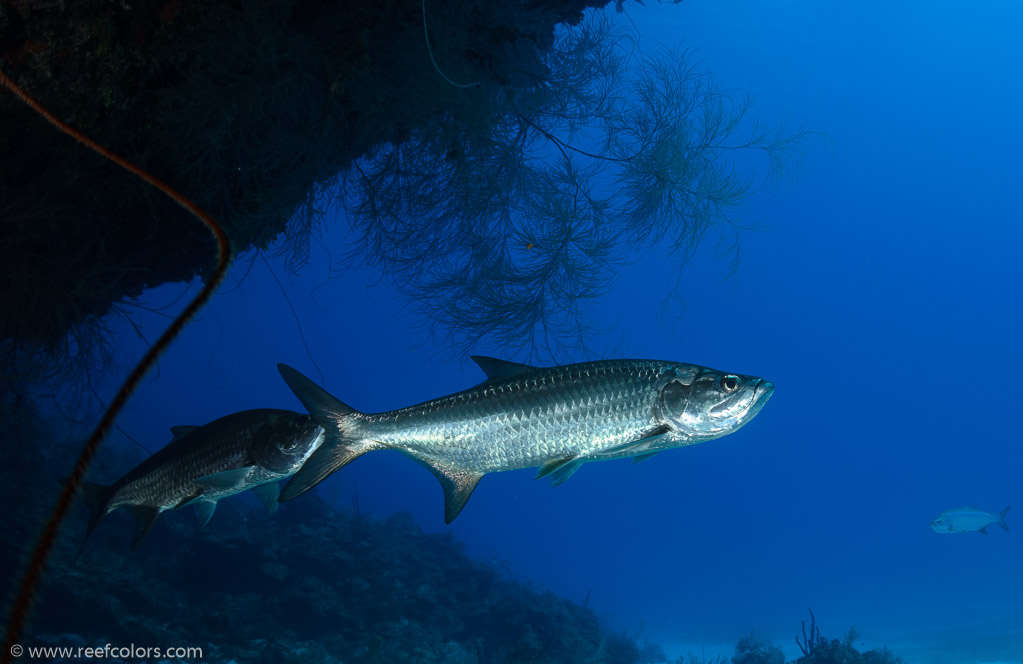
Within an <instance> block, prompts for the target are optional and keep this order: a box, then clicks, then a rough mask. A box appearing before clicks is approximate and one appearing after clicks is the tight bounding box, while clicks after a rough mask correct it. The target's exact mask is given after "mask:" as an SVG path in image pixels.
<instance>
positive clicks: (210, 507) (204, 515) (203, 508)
mask: <svg viewBox="0 0 1023 664" xmlns="http://www.w3.org/2000/svg"><path fill="white" fill-rule="evenodd" d="M192 505H194V506H195V516H196V518H198V519H199V527H200V528H202V527H203V526H205V525H206V524H207V523H209V522H210V519H211V518H212V517H213V512H214V510H216V509H217V501H215V500H197V501H195V502H194V503H192Z"/></svg>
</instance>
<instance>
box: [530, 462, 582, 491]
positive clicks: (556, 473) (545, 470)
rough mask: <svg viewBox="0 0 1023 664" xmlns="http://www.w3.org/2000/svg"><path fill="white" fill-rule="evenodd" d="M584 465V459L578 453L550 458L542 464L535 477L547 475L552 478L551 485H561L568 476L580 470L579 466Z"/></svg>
mask: <svg viewBox="0 0 1023 664" xmlns="http://www.w3.org/2000/svg"><path fill="white" fill-rule="evenodd" d="M582 465H583V461H582V459H580V458H579V457H578V456H576V455H574V454H573V455H571V456H566V457H560V458H555V459H550V460H548V461H547V462H545V463H544V464H543V465H542V466H540V470H538V471H537V473H536V477H534V478H533V479H536V480H538V479H540V478H541V477H546V478H548V479H549V480H550V483H551V486H560V485H562V484H564V483H565V481H566V480H568V478H570V477H572V475H574V474H575V471H577V470H579V467H580V466H582Z"/></svg>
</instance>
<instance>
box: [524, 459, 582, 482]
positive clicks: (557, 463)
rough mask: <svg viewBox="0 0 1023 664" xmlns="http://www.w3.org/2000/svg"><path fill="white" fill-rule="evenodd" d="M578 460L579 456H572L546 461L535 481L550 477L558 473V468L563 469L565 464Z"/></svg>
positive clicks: (537, 473) (537, 472)
mask: <svg viewBox="0 0 1023 664" xmlns="http://www.w3.org/2000/svg"><path fill="white" fill-rule="evenodd" d="M578 458H579V457H578V456H577V455H575V454H571V455H569V456H563V457H556V458H554V459H548V460H547V461H544V462H543V464H541V466H540V470H538V471H536V477H534V478H533V479H536V480H538V479H540V478H541V477H546V476H547V475H550V474H551V473H553V472H554V471H556V470H557V469H558V468H561V467H562V466H564V465H565V464H568V463H572V462H573V461H575V460H576V459H578ZM566 479H567V478H566Z"/></svg>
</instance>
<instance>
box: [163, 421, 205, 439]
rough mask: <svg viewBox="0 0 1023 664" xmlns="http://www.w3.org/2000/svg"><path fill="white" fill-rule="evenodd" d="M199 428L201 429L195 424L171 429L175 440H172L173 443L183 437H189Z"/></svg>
mask: <svg viewBox="0 0 1023 664" xmlns="http://www.w3.org/2000/svg"><path fill="white" fill-rule="evenodd" d="M198 428H199V427H197V426H195V425H193V424H182V425H179V426H176V427H171V429H170V431H171V436H173V438H171V442H173V441H175V440H177V439H178V438H181V437H182V436H187V435H188V434H190V433H192V432H193V431H195V430H196V429H198Z"/></svg>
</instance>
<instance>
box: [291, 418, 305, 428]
mask: <svg viewBox="0 0 1023 664" xmlns="http://www.w3.org/2000/svg"><path fill="white" fill-rule="evenodd" d="M308 423H309V416H308V415H299V416H298V417H296V418H295V420H294V421H293V422H292V426H294V427H295V428H296V429H301V428H302V427H304V426H305V425H306V424H308Z"/></svg>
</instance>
